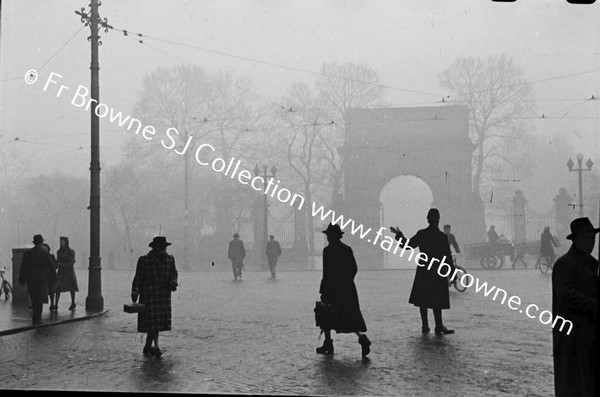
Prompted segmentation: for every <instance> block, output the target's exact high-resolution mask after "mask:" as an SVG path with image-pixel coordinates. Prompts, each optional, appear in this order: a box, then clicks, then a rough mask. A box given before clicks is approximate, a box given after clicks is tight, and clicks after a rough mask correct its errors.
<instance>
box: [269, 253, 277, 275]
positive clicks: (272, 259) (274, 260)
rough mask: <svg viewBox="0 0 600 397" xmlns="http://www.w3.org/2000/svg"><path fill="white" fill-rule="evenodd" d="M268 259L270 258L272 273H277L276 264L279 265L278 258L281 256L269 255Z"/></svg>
mask: <svg viewBox="0 0 600 397" xmlns="http://www.w3.org/2000/svg"><path fill="white" fill-rule="evenodd" d="M267 259H268V260H269V270H270V271H271V275H273V276H274V275H275V266H277V259H279V257H277V256H273V257H271V256H269V257H267Z"/></svg>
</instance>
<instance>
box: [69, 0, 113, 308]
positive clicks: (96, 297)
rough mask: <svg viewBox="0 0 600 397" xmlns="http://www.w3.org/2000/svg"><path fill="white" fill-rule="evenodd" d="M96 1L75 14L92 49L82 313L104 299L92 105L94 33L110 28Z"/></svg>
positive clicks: (96, 93)
mask: <svg viewBox="0 0 600 397" xmlns="http://www.w3.org/2000/svg"><path fill="white" fill-rule="evenodd" d="M99 6H100V3H99V1H98V0H91V3H90V12H89V14H88V13H86V12H85V9H84V8H82V9H81V11H75V13H76V14H77V15H79V16H81V22H83V23H84V24H85V26H89V27H90V30H91V36H89V37H88V40H89V41H90V44H91V48H92V62H91V65H90V70H91V97H90V101H91V102H92V105H91V107H90V116H91V152H92V154H91V160H90V206H89V207H88V209H89V210H90V258H89V265H90V266H89V277H88V296H87V298H86V300H85V308H86V310H103V309H104V298H103V297H102V277H101V276H102V274H101V271H102V267H101V260H100V259H101V258H100V120H99V118H98V115H97V114H96V106H97V105H98V103H99V101H100V87H99V79H98V71H99V70H100V66H99V63H98V46H99V45H101V44H102V42H100V40H99V39H100V36H99V35H98V30H99V29H100V27H102V28H104V30H105V32H108V29H109V28H112V26H110V25H108V21H107V20H106V19H104V21H101V20H100V16H99V14H98V7H99Z"/></svg>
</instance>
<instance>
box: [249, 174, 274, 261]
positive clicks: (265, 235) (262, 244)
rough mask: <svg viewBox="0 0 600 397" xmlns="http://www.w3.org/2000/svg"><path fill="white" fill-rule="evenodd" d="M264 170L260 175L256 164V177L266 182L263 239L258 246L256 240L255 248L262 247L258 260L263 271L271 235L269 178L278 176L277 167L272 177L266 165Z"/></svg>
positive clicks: (257, 255)
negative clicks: (268, 194)
mask: <svg viewBox="0 0 600 397" xmlns="http://www.w3.org/2000/svg"><path fill="white" fill-rule="evenodd" d="M262 168H263V174H262V175H260V169H259V168H258V164H256V165H255V166H254V175H256V176H261V177H262V178H263V181H264V183H263V230H262V239H261V241H260V243H259V244H256V237H255V238H254V240H255V247H260V248H257V252H256V260H257V261H259V263H260V268H261V270H266V269H267V241H268V235H269V203H268V201H267V178H273V179H275V176H276V175H277V169H276V168H275V166H272V167H271V175H269V174H268V173H267V169H268V167H267V166H266V165H263V167H262ZM261 250H262V253H261Z"/></svg>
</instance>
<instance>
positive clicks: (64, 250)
mask: <svg viewBox="0 0 600 397" xmlns="http://www.w3.org/2000/svg"><path fill="white" fill-rule="evenodd" d="M59 241H60V248H59V249H58V251H56V262H57V264H58V279H59V288H60V289H59V292H58V293H57V294H56V303H55V304H54V308H55V311H57V310H58V301H59V299H60V294H61V293H62V292H67V291H69V292H70V293H71V306H69V310H75V292H77V291H79V287H78V286H77V276H76V275H75V251H73V250H72V249H71V247H70V246H69V238H68V237H64V236H61V237H60V239H59Z"/></svg>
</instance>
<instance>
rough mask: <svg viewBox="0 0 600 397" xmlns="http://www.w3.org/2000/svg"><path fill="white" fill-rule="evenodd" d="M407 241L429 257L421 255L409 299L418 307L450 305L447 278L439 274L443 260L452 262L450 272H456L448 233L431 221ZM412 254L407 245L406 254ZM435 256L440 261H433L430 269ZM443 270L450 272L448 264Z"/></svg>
mask: <svg viewBox="0 0 600 397" xmlns="http://www.w3.org/2000/svg"><path fill="white" fill-rule="evenodd" d="M405 243H406V242H405ZM407 244H408V246H410V247H412V248H413V249H416V248H418V249H419V251H420V252H422V253H425V254H427V260H425V259H422V260H421V262H420V263H421V266H417V271H416V273H415V280H414V282H413V286H412V290H411V292H410V297H409V299H408V302H409V303H412V304H413V305H415V306H418V307H426V308H430V309H450V294H449V292H448V279H447V278H446V277H442V276H440V275H439V274H438V267H439V265H440V261H442V260H443V261H444V262H445V263H447V264H448V265H450V269H451V270H450V275H452V274H453V272H454V262H453V261H452V253H451V252H450V244H449V242H448V236H447V235H446V234H445V233H443V232H442V231H440V229H439V228H438V227H437V226H434V225H429V227H427V228H425V229H421V230H419V231H418V232H417V234H415V235H414V236H413V237H411V238H410V240H409V241H408V243H407ZM409 255H410V251H409V248H408V247H406V251H405V252H404V255H403V257H404V258H408V257H409ZM416 255H417V252H415V253H414V254H413V257H412V259H411V261H412V262H413V263H415V260H416V258H415V256H416ZM432 258H436V259H438V260H439V261H434V262H433V265H432V266H431V269H430V270H427V268H428V267H429V263H430V262H431V259H432ZM440 272H441V273H442V274H445V273H447V272H448V267H446V266H442V269H441V270H440ZM459 282H460V280H459Z"/></svg>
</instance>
